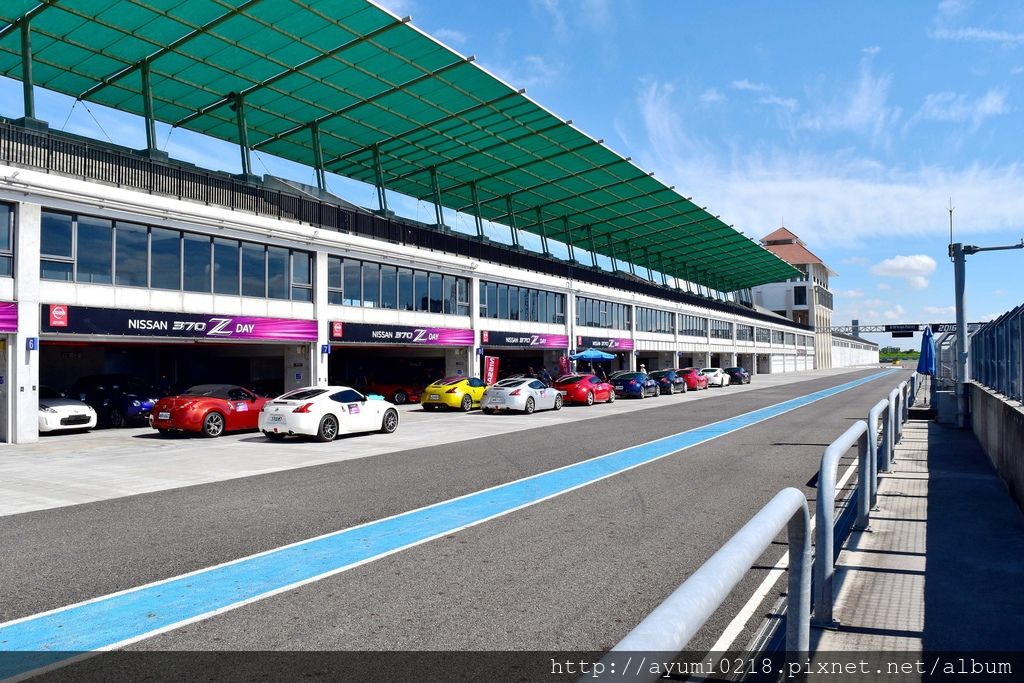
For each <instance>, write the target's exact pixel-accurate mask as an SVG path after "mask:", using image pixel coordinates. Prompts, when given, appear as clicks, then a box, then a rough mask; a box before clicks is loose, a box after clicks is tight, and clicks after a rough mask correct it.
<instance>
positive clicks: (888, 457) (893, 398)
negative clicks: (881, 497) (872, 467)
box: [880, 387, 900, 472]
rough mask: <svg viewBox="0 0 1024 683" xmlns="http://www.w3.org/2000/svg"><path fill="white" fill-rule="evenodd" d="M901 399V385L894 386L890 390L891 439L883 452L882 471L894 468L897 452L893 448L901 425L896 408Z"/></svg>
mask: <svg viewBox="0 0 1024 683" xmlns="http://www.w3.org/2000/svg"><path fill="white" fill-rule="evenodd" d="M899 400H900V390H899V387H897V388H894V389H893V390H892V391H890V392H889V410H888V414H889V434H888V436H889V439H888V444H887V447H886V449H885V451H884V452H883V453H882V455H883V459H882V462H881V465H880V469H881V471H882V472H889V471H891V470H892V456H893V453H894V452H895V451H894V450H893V449H894V448H895V447H896V442H897V441H898V439H899V436H898V434H899V425H898V424H897V423H896V409H897V404H898V403H899Z"/></svg>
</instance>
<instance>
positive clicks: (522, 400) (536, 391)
mask: <svg viewBox="0 0 1024 683" xmlns="http://www.w3.org/2000/svg"><path fill="white" fill-rule="evenodd" d="M480 408H481V409H482V410H483V411H484V412H485V413H487V414H488V415H490V414H491V413H494V412H495V411H498V410H518V411H520V412H524V413H526V414H527V415H529V414H530V413H532V412H534V411H535V410H561V409H562V394H561V392H559V391H558V389H552V388H551V387H548V386H545V385H544V382H541V381H540V380H539V379H530V378H529V377H516V378H511V377H510V378H509V379H503V380H501V381H500V382H498V383H496V384H492V385H491V386H489V387H487V389H485V390H484V395H483V398H481V399H480Z"/></svg>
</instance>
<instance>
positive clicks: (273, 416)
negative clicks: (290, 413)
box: [270, 415, 284, 422]
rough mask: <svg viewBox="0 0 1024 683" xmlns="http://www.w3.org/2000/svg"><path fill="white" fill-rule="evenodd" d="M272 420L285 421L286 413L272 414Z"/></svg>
mask: <svg viewBox="0 0 1024 683" xmlns="http://www.w3.org/2000/svg"><path fill="white" fill-rule="evenodd" d="M270 421H271V422H284V415H271V416H270Z"/></svg>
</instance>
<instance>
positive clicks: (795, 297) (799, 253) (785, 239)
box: [753, 227, 836, 368]
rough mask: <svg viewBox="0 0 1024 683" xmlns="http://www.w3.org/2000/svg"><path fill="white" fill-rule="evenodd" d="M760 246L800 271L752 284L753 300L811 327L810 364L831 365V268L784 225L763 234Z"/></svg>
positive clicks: (823, 366)
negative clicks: (783, 279) (778, 279)
mask: <svg viewBox="0 0 1024 683" xmlns="http://www.w3.org/2000/svg"><path fill="white" fill-rule="evenodd" d="M761 244H762V245H764V248H765V249H767V250H768V251H770V252H772V253H773V254H775V255H776V256H778V257H779V258H781V259H782V260H783V261H786V262H787V263H789V264H791V265H793V266H794V267H796V268H797V269H798V270H800V271H801V272H802V273H803V275H802V276H801V277H796V278H792V279H790V280H787V281H786V282H773V283H771V284H767V285H761V286H759V287H754V289H753V294H754V303H755V304H757V305H758V306H763V307H764V308H767V309H769V310H771V311H774V312H775V313H777V314H779V315H782V316H785V317H787V318H789V319H790V320H792V321H794V322H797V323H800V324H802V325H809V326H811V327H813V328H814V367H816V368H830V367H832V333H831V331H830V328H831V326H832V292H831V291H830V290H829V286H828V279H829V276H830V275H836V273H835V271H833V270H832V269H831V268H829V267H828V266H827V265H825V262H824V261H822V260H821V259H820V258H818V257H817V256H815V255H814V254H813V253H812V252H811V250H810V249H808V248H807V246H806V245H804V243H803V241H802V240H801V239H800V238H799V237H797V236H796V235H794V234H793V233H792V232H790V231H789V230H788V229H787V228H786V227H781V228H779V229H778V230H776V231H774V232H772V233H770V234H768V235H765V237H764V238H763V239H762V240H761Z"/></svg>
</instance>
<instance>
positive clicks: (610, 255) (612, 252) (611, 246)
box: [604, 232, 619, 273]
mask: <svg viewBox="0 0 1024 683" xmlns="http://www.w3.org/2000/svg"><path fill="white" fill-rule="evenodd" d="M604 236H605V237H606V238H607V239H608V258H610V259H611V260H612V272H613V273H614V272H615V271H616V270H618V269H619V266H618V264H617V263H615V262H616V261H617V260H618V259H616V258H615V240H613V239H612V234H611V233H610V232H606V233H605V234H604Z"/></svg>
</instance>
